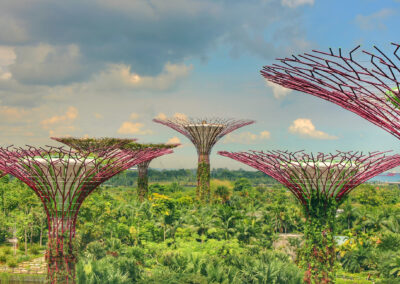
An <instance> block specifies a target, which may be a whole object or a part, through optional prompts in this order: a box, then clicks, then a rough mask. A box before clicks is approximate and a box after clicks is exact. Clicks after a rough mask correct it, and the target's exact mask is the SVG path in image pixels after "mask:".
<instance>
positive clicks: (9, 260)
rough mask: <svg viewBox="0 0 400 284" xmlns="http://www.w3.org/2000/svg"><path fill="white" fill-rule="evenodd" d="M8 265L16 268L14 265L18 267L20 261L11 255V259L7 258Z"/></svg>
mask: <svg viewBox="0 0 400 284" xmlns="http://www.w3.org/2000/svg"><path fill="white" fill-rule="evenodd" d="M7 265H8V266H9V267H11V268H14V267H17V265H18V262H17V260H16V259H15V258H11V257H10V258H9V259H7Z"/></svg>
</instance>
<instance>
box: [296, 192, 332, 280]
mask: <svg viewBox="0 0 400 284" xmlns="http://www.w3.org/2000/svg"><path fill="white" fill-rule="evenodd" d="M307 203H308V204H307V205H306V206H305V207H304V214H305V216H306V223H305V226H304V245H303V248H302V250H301V251H300V257H299V264H300V266H301V267H302V268H303V269H305V271H306V272H305V275H304V281H305V283H310V284H311V283H313V284H314V283H315V284H317V283H334V280H335V271H336V265H335V261H336V249H335V239H334V235H335V217H336V210H337V208H338V204H337V202H336V201H335V199H334V198H326V197H325V196H324V195H317V194H312V195H311V197H310V199H308V200H307Z"/></svg>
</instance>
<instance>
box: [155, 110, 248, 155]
mask: <svg viewBox="0 0 400 284" xmlns="http://www.w3.org/2000/svg"><path fill="white" fill-rule="evenodd" d="M153 121H154V122H157V123H161V124H163V125H165V126H168V127H170V128H172V129H174V130H176V131H178V132H180V133H181V134H183V135H185V136H186V137H187V138H188V139H189V140H190V141H192V143H193V144H194V145H195V146H196V149H197V152H198V153H199V154H202V155H209V154H210V152H211V149H212V147H213V146H214V145H215V143H217V142H218V140H219V139H221V138H222V137H223V136H225V135H226V134H228V133H230V132H232V131H234V130H236V129H238V128H241V127H243V126H246V125H249V124H252V123H254V120H247V119H242V120H235V119H223V118H179V117H173V118H166V119H153Z"/></svg>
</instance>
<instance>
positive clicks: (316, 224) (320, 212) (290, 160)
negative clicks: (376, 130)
mask: <svg viewBox="0 0 400 284" xmlns="http://www.w3.org/2000/svg"><path fill="white" fill-rule="evenodd" d="M218 154H220V155H222V156H226V157H229V158H232V159H234V160H237V161H239V162H242V163H244V164H246V165H249V166H251V167H253V168H255V169H257V170H260V171H262V172H264V173H266V174H267V175H269V176H271V177H272V178H274V179H276V180H277V181H279V182H280V183H282V184H283V185H285V186H286V187H287V188H288V189H289V190H290V191H291V192H292V193H293V194H294V196H295V197H296V198H297V199H298V200H299V202H300V204H301V206H302V208H303V211H304V214H305V217H306V223H305V227H304V246H303V249H302V251H301V253H300V255H299V264H300V266H301V267H303V268H304V269H305V270H306V272H305V277H304V279H305V281H306V283H333V281H334V276H335V272H334V271H335V260H336V253H335V241H334V234H335V216H336V211H337V208H338V206H339V205H340V204H341V203H342V202H343V200H344V198H345V197H346V196H347V195H348V194H349V192H350V191H351V190H353V189H354V188H355V187H357V186H358V185H360V184H361V183H363V182H365V181H366V180H368V179H370V178H372V177H374V176H376V175H378V174H380V173H382V172H384V171H387V170H389V169H391V168H394V167H396V166H399V165H400V155H393V156H386V155H385V154H384V153H382V152H381V153H379V152H374V153H369V154H366V155H364V154H363V153H360V152H339V151H338V152H337V153H334V154H323V153H318V154H315V155H314V154H307V153H304V152H303V151H299V152H294V153H291V152H288V151H268V152H258V151H250V152H238V153H231V152H226V151H222V152H218Z"/></svg>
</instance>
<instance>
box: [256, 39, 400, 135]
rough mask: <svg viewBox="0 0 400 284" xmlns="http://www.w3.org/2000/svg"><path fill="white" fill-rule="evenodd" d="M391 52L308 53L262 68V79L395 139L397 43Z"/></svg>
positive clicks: (399, 124) (398, 128)
mask: <svg viewBox="0 0 400 284" xmlns="http://www.w3.org/2000/svg"><path fill="white" fill-rule="evenodd" d="M392 46H393V53H392V54H389V53H384V52H383V51H382V50H381V49H379V48H378V47H376V46H374V51H366V50H363V51H362V52H360V50H361V49H360V46H357V47H356V48H354V49H353V50H351V51H350V52H348V53H346V54H345V53H344V52H343V51H342V50H341V49H340V48H339V50H338V51H333V50H332V49H329V52H321V51H313V52H311V53H305V54H303V55H297V56H294V55H293V56H292V58H284V59H278V61H280V64H273V65H272V66H265V67H264V68H263V70H262V71H261V74H262V75H263V76H264V77H265V78H266V79H267V80H268V81H271V82H273V83H276V84H279V85H281V86H283V87H286V88H289V89H293V90H297V91H301V92H305V93H308V94H311V95H314V96H316V97H319V98H322V99H324V100H327V101H330V102H333V103H335V104H337V105H339V106H341V107H343V108H345V109H347V110H350V111H352V112H354V113H356V114H358V115H360V116H361V117H363V118H365V119H367V120H368V121H370V122H372V123H374V124H376V125H378V126H379V127H381V128H383V129H385V130H386V131H388V132H390V133H391V134H393V135H394V136H395V137H397V138H400V91H399V90H400V88H399V85H400V67H399V66H400V64H399V62H400V57H399V55H398V51H399V48H400V45H399V44H396V43H392Z"/></svg>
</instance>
